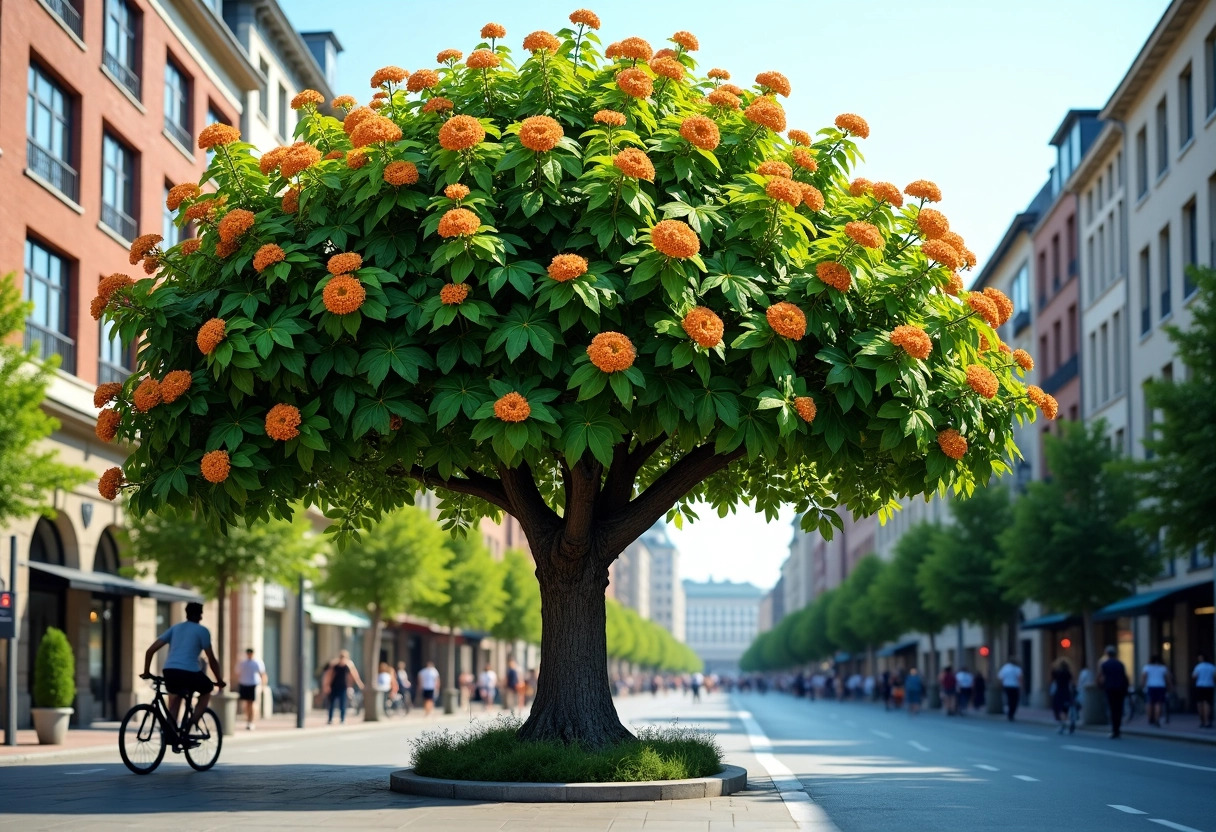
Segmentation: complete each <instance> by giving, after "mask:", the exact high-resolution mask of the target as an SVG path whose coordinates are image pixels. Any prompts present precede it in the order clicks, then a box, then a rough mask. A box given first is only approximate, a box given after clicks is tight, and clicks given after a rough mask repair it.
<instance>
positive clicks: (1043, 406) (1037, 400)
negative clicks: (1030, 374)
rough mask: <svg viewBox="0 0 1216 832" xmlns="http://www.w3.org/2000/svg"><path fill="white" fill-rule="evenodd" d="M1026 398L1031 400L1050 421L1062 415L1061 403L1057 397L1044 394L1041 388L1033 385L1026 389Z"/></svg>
mask: <svg viewBox="0 0 1216 832" xmlns="http://www.w3.org/2000/svg"><path fill="white" fill-rule="evenodd" d="M1026 398H1028V399H1030V401H1031V402H1033V403H1034V405H1035V406H1036V407H1038V408H1039V410H1041V411H1043V415H1044V416H1046V417H1047V418H1048V419H1055V418H1056V416H1058V415H1059V413H1060V403H1059V402H1058V401H1056V398H1055V396H1051V395H1048V394H1047V393H1044V392H1043V389H1042V388H1041V387H1036V386H1035V385H1033V384H1031V385H1030V386H1028V387H1027V388H1026Z"/></svg>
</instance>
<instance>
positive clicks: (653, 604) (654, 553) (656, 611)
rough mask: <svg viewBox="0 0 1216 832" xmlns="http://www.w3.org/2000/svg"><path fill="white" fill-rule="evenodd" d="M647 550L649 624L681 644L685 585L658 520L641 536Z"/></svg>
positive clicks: (676, 557) (673, 550) (672, 547)
mask: <svg viewBox="0 0 1216 832" xmlns="http://www.w3.org/2000/svg"><path fill="white" fill-rule="evenodd" d="M642 540H643V541H645V543H646V547H647V548H648V549H649V550H650V620H651V621H653V622H654V623H656V624H658V625H659V626H660V627H662V628H663V629H665V630H667V632H669V633H671V634H672V636H674V637H675V640H676V641H681V642H682V641H684V626H685V599H684V583H683V581H681V580H680V550H679V549H677V548H676V547H675V545H674V544H673V543H672V542H671V540H670V539H668V537H667V526H666V524H665V523H664V522H663V521H662V520H660V521H658V522H657V523H655V524H654V525H653V526H652V527H651V528H650V531H648V532H646V534H644V535H642Z"/></svg>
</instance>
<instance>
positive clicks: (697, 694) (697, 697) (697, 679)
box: [690, 670, 705, 702]
mask: <svg viewBox="0 0 1216 832" xmlns="http://www.w3.org/2000/svg"><path fill="white" fill-rule="evenodd" d="M704 684H705V675H704V674H703V673H701V671H699V670H698V671H697V672H696V673H694V674H692V682H691V684H690V687H691V688H692V701H693V702H700V701H701V686H702V685H704Z"/></svg>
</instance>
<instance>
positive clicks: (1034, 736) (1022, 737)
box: [1001, 731, 1047, 742]
mask: <svg viewBox="0 0 1216 832" xmlns="http://www.w3.org/2000/svg"><path fill="white" fill-rule="evenodd" d="M1001 733H1002V734H1004V735H1005V736H1007V737H1016V738H1017V739H1019V740H1037V741H1038V742H1046V741H1047V737H1044V736H1042V735H1041V734H1023V733H1022V732H1021V731H1002V732H1001Z"/></svg>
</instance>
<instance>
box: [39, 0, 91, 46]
mask: <svg viewBox="0 0 1216 832" xmlns="http://www.w3.org/2000/svg"><path fill="white" fill-rule="evenodd" d="M42 2H43V3H44V4H45V5H46V6H47V8H49V9H50V10H51V11H53V12H54V13H55V16H56V17H58V18H59V19H60V20H62V21H63V22H64V25H66V26H67V27H68V28H69V29H71V30H72V31H73V32H75V33H76V37H78V38H83V37H84V24H82V23H81V21H80V12H79V11H78V10H77V8H76V6H75V5H73V4H72V3H71V2H70V0H42Z"/></svg>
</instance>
